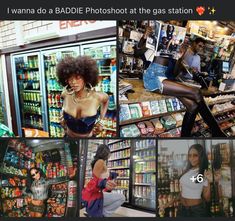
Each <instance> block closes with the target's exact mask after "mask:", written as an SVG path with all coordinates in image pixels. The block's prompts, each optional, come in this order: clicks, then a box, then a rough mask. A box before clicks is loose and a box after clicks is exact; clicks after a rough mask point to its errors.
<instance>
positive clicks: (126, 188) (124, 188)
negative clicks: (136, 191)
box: [115, 186, 129, 190]
mask: <svg viewBox="0 0 235 221" xmlns="http://www.w3.org/2000/svg"><path fill="white" fill-rule="evenodd" d="M115 189H116V190H129V188H128V187H118V186H117V187H115Z"/></svg>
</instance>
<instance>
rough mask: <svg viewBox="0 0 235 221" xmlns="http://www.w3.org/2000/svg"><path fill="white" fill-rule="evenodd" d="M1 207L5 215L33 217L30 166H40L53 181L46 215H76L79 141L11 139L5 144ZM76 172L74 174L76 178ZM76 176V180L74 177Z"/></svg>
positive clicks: (0, 178)
mask: <svg viewBox="0 0 235 221" xmlns="http://www.w3.org/2000/svg"><path fill="white" fill-rule="evenodd" d="M1 149H4V150H5V153H3V151H2V153H3V154H2V158H3V159H1V165H0V187H1V196H0V199H1V205H0V206H1V208H0V213H1V214H0V215H1V216H3V217H29V214H30V213H29V212H30V204H29V203H28V201H27V198H28V197H29V196H30V195H29V192H28V191H27V187H28V188H30V176H29V174H28V173H29V170H30V168H33V167H34V168H39V169H40V170H41V171H42V173H43V174H44V175H45V177H46V180H47V181H48V182H50V185H49V191H48V196H47V199H46V200H45V201H44V202H45V210H44V214H43V216H44V217H64V216H75V215H76V207H77V191H76V190H77V182H76V181H74V180H77V179H76V175H75V177H74V176H73V175H74V174H73V173H74V172H73V171H75V170H74V168H75V167H76V166H77V150H78V148H77V147H76V144H74V143H65V142H64V141H62V140H53V141H50V140H18V139H17V140H15V139H14V140H13V139H12V140H9V141H8V142H5V144H4V143H2V144H1ZM72 176H73V178H72ZM72 179H73V180H72Z"/></svg>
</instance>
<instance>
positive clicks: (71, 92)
mask: <svg viewBox="0 0 235 221" xmlns="http://www.w3.org/2000/svg"><path fill="white" fill-rule="evenodd" d="M68 87H69V85H66V86H65V91H66V93H67V94H69V95H71V94H73V93H74V90H73V89H72V88H70V89H68Z"/></svg>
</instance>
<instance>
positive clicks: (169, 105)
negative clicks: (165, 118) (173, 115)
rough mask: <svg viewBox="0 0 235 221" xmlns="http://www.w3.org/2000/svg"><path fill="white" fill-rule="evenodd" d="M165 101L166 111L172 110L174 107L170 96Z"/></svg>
mask: <svg viewBox="0 0 235 221" xmlns="http://www.w3.org/2000/svg"><path fill="white" fill-rule="evenodd" d="M165 102H166V107H167V111H168V112H172V111H174V107H173V104H172V102H171V99H170V98H169V99H166V100H165Z"/></svg>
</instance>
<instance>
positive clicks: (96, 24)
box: [57, 20, 116, 36]
mask: <svg viewBox="0 0 235 221" xmlns="http://www.w3.org/2000/svg"><path fill="white" fill-rule="evenodd" d="M57 22H58V27H59V28H58V29H59V35H60V36H66V35H73V34H79V33H83V32H88V31H94V30H98V29H104V28H109V27H116V21H97V20H60V21H57Z"/></svg>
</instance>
